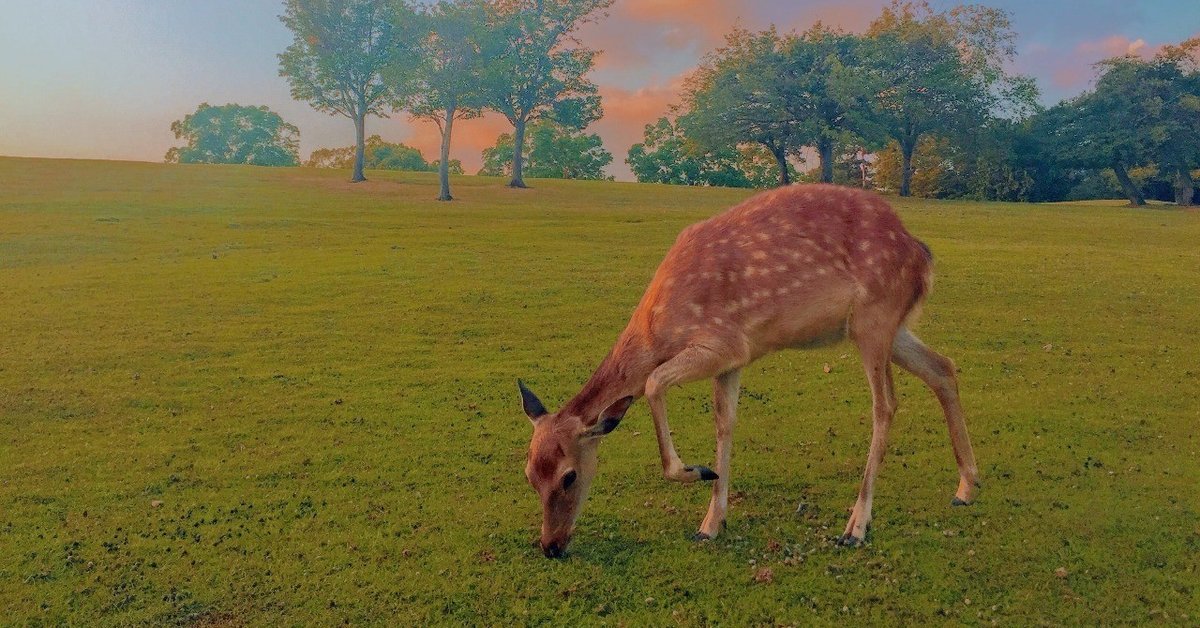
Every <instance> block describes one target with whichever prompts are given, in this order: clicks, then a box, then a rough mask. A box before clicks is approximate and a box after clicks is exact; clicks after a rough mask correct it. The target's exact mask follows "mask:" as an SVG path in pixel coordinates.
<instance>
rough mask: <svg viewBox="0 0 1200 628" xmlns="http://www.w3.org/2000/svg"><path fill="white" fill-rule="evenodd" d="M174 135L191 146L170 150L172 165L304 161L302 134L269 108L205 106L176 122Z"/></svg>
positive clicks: (168, 154)
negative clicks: (300, 153) (301, 142)
mask: <svg viewBox="0 0 1200 628" xmlns="http://www.w3.org/2000/svg"><path fill="white" fill-rule="evenodd" d="M171 132H172V133H174V134H175V139H179V140H185V141H186V142H187V145H186V146H182V147H175V148H172V149H170V150H168V151H167V156H166V161H167V162H169V163H181V164H251V165H255V166H295V165H297V164H298V163H299V161H300V157H299V146H300V130H299V129H297V128H296V127H295V126H293V125H291V124H288V123H287V122H284V121H283V118H281V117H279V114H277V113H275V112H274V111H271V110H270V109H267V108H266V107H265V106H262V107H243V106H241V105H234V104H230V105H221V106H219V107H214V106H212V105H210V104H208V103H203V104H201V105H200V106H199V107H197V108H196V111H195V112H194V113H190V114H188V115H186V116H184V118H183V119H182V120H176V121H175V122H172V123H171Z"/></svg>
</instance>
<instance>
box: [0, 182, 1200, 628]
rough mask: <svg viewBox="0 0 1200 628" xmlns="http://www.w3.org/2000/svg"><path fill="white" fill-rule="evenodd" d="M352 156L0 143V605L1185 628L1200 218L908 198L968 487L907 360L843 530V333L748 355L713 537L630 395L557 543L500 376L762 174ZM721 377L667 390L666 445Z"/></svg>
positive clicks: (578, 322) (627, 297) (506, 380)
mask: <svg viewBox="0 0 1200 628" xmlns="http://www.w3.org/2000/svg"><path fill="white" fill-rule="evenodd" d="M371 176H372V181H370V182H368V183H365V184H360V185H350V184H348V183H345V182H344V180H345V179H346V178H347V175H346V173H343V172H330V171H313V170H301V169H281V170H274V169H261V168H250V167H205V166H190V167H189V166H165V165H154V164H136V163H117V162H84V161H49V160H22V159H0V609H4V615H3V616H0V624H8V623H14V624H33V625H37V624H42V625H55V624H62V623H76V624H93V623H106V624H125V623H183V624H200V625H239V624H242V623H247V624H267V623H271V624H310V623H317V624H326V625H327V624H333V623H340V622H342V621H351V622H372V623H374V622H378V623H389V624H393V625H411V624H418V623H441V622H446V623H470V624H491V625H509V624H514V623H516V624H527V623H551V622H552V623H556V624H567V625H569V624H574V623H583V624H612V625H618V624H626V625H644V624H676V623H678V624H682V625H700V624H730V625H736V624H750V623H753V624H797V625H806V624H812V623H819V624H833V623H842V622H849V623H851V624H867V623H872V624H874V623H917V622H932V623H954V622H966V623H972V624H974V623H980V624H984V623H993V622H999V623H1001V624H1037V623H1043V624H1064V623H1065V624H1096V623H1116V622H1142V621H1155V620H1157V621H1163V622H1166V623H1173V624H1174V623H1177V624H1192V625H1194V624H1196V623H1197V622H1200V573H1198V570H1197V566H1198V564H1200V519H1198V515H1200V499H1198V498H1197V486H1198V485H1200V457H1198V456H1197V451H1198V450H1200V438H1198V437H1197V427H1198V425H1200V395H1198V394H1197V392H1198V388H1200V387H1198V383H1200V365H1198V364H1197V358H1196V355H1197V354H1198V353H1200V275H1198V270H1200V214H1196V213H1185V212H1179V211H1175V210H1170V209H1151V210H1130V209H1124V208H1121V207H1118V206H1117V204H1116V203H1112V204H1107V205H1103V204H1088V205H1051V206H1027V205H1010V204H997V203H992V204H980V203H936V202H927V201H905V202H899V203H898V207H899V209H900V211H901V213H902V215H903V217H904V219H905V221H906V224H907V225H908V227H909V229H910V230H911V231H913V232H914V233H915V234H916V235H917V236H918V237H920V238H921V239H923V240H925V241H926V242H927V243H929V245H930V246H931V248H932V249H933V251H934V253H935V255H936V257H937V264H938V280H937V285H936V287H935V289H934V293H933V296H932V297H931V299H930V301H929V303H928V304H927V306H926V308H925V316H924V319H923V321H922V323H921V325H920V326H919V327H918V333H919V334H920V335H921V336H922V337H923V338H924V339H925V340H926V341H927V342H928V343H929V344H931V345H932V346H934V347H936V348H938V349H939V350H940V351H942V352H943V353H946V354H948V355H950V356H951V357H953V358H954V359H955V360H956V361H957V362H958V365H959V367H960V369H961V375H960V377H961V384H962V388H963V399H964V403H965V407H966V409H967V413H968V424H969V427H970V430H971V435H972V439H973V442H974V445H975V451H976V455H977V457H978V459H979V464H980V470H981V473H982V480H983V490H982V492H981V494H980V499H979V501H978V503H977V504H976V505H974V506H972V507H970V508H953V509H952V508H951V507H950V506H949V501H950V498H951V497H952V495H953V491H954V488H955V484H956V481H957V474H956V471H955V468H954V460H953V456H952V454H951V450H950V444H949V439H948V438H947V435H946V430H945V426H944V424H943V422H942V419H941V415H940V411H939V410H938V408H937V405H936V402H935V400H934V399H933V397H932V395H930V394H929V393H928V391H927V390H925V389H924V388H923V387H922V386H921V385H920V382H919V381H917V380H916V379H915V378H913V377H910V376H908V375H907V374H901V375H899V376H898V386H899V391H900V397H901V403H900V411H899V414H898V415H897V419H896V424H895V428H894V429H893V432H892V440H891V444H890V447H889V450H888V455H887V458H886V460H885V463H884V467H883V471H882V473H881V476H880V481H879V485H878V490H877V492H876V499H875V519H874V527H873V537H872V539H871V542H870V543H869V544H868V546H866V547H864V548H859V549H852V550H847V549H841V548H837V547H835V546H834V544H833V538H834V537H835V536H836V535H837V534H840V532H841V531H842V528H843V526H844V525H845V517H846V511H847V509H848V508H849V507H850V506H851V505H852V504H853V502H854V496H855V494H856V492H857V484H858V479H859V476H860V474H861V471H862V465H863V463H864V462H865V458H866V451H867V446H868V441H869V433H870V421H869V420H868V419H867V414H868V413H869V404H870V402H869V394H868V391H867V388H866V386H865V384H864V377H863V375H862V372H861V369H860V365H859V361H858V357H857V355H856V354H855V353H854V351H853V349H852V347H851V346H850V345H840V346H837V347H833V348H831V349H823V350H819V351H812V352H805V353H801V352H789V353H783V354H778V355H775V356H772V357H770V358H768V359H765V360H762V361H761V362H758V363H756V364H755V365H753V366H751V367H750V368H748V369H747V370H746V372H745V373H744V375H743V378H742V381H743V385H744V389H743V391H744V392H743V395H742V403H741V407H740V417H739V419H740V420H739V424H738V431H737V433H736V434H735V441H734V454H733V474H732V490H733V499H732V503H733V506H732V508H731V512H730V519H729V528H728V530H727V532H726V533H725V534H724V535H723V536H721V537H720V538H718V539H717V540H715V541H713V542H710V543H704V544H699V545H697V544H694V543H693V542H691V541H690V540H689V537H690V536H691V534H692V533H693V532H694V531H695V528H696V526H697V525H698V524H699V522H700V520H701V518H702V517H703V515H704V511H705V507H706V505H707V502H708V487H707V486H705V485H693V486H679V485H676V484H673V483H668V482H666V481H665V480H663V479H662V477H661V475H660V469H659V462H658V455H657V450H656V447H655V439H654V432H653V429H652V426H651V423H650V418H649V413H648V411H647V409H646V407H645V404H638V405H636V406H635V407H634V409H633V410H632V411H631V412H630V415H629V416H628V417H627V418H626V420H625V421H624V422H623V424H622V425H621V427H620V429H618V430H617V431H615V432H614V433H613V434H612V435H611V436H610V437H608V440H607V441H606V442H605V444H604V445H603V446H602V447H601V469H600V474H599V475H598V477H597V481H596V484H595V486H594V487H593V490H592V496H591V499H590V500H589V502H588V505H587V508H586V509H585V511H584V513H583V516H582V517H581V519H580V522H579V528H578V531H577V534H576V537H575V540H574V542H573V545H572V547H571V553H570V556H569V557H568V558H567V559H566V560H563V561H549V560H546V559H545V558H543V557H542V555H541V552H540V551H539V550H538V549H537V548H536V547H535V546H534V545H533V541H534V539H535V538H536V534H537V526H538V524H539V521H540V512H539V509H538V505H537V502H536V500H535V496H534V493H533V492H532V491H531V490H530V489H529V487H528V486H527V485H526V484H525V480H524V477H523V475H522V473H521V468H522V465H523V463H524V453H525V446H526V443H527V439H528V435H529V424H528V421H526V419H525V418H524V416H523V415H522V414H521V412H520V409H519V406H518V397H517V391H516V386H515V380H516V378H517V377H522V378H524V379H525V380H526V381H527V382H528V383H529V384H530V385H531V386H532V387H533V388H534V389H535V390H537V391H538V393H539V394H541V395H542V398H543V400H545V401H546V402H547V403H548V404H549V405H551V406H557V405H558V404H559V403H561V402H562V401H564V400H565V399H567V398H568V397H569V396H571V395H572V394H574V393H575V392H576V391H577V390H578V387H579V386H580V385H581V384H582V382H583V381H584V380H585V379H586V377H587V376H588V374H589V373H590V372H591V369H592V368H593V367H594V366H595V365H596V364H597V363H598V362H599V360H600V358H601V357H603V355H604V353H605V352H606V351H607V349H608V346H609V343H611V342H612V340H613V339H614V338H615V337H616V334H617V333H618V332H619V331H620V329H621V328H622V327H623V326H624V324H625V321H626V319H627V317H628V315H629V313H630V311H631V310H632V308H633V306H634V305H635V304H636V302H637V299H638V297H639V296H640V294H641V290H642V289H643V287H644V286H645V284H646V282H647V281H648V280H649V278H650V276H651V275H652V273H653V271H654V268H655V266H656V264H657V263H658V261H659V259H660V258H661V256H662V254H663V253H664V252H665V251H666V249H667V247H668V246H669V245H670V243H671V242H672V241H673V239H674V237H675V235H676V233H677V232H678V231H679V230H680V228H682V227H683V226H685V225H687V224H689V223H691V222H693V221H696V220H698V219H701V218H704V217H706V216H709V215H711V214H713V213H715V212H717V211H719V210H721V209H722V208H724V207H726V206H728V205H730V204H732V203H734V202H736V201H738V200H739V199H741V198H744V197H745V196H746V194H747V192H745V191H736V190H701V189H685V188H677V187H656V186H639V185H632V184H614V183H582V182H549V181H536V182H533V185H534V186H535V188H534V189H531V190H526V191H514V190H508V189H505V188H504V187H502V186H501V184H500V183H501V182H500V181H498V180H493V179H478V178H470V177H468V178H461V179H459V180H457V181H456V182H455V183H456V193H457V194H458V196H459V197H460V198H461V200H460V201H459V202H455V203H452V204H439V203H435V202H433V201H431V200H430V199H432V198H433V197H434V196H435V192H436V190H435V181H434V179H433V178H431V177H429V176H427V175H423V174H421V175H418V174H388V173H373V175H371ZM825 364H828V365H829V366H830V372H829V373H826V372H825V370H824V368H823V366H824V365H825ZM708 394H709V386H708V385H707V384H705V383H699V384H694V385H691V386H688V387H685V388H683V389H680V390H677V391H675V392H673V393H672V395H671V397H670V407H671V410H672V418H673V420H672V426H673V427H674V429H675V432H676V445H677V446H678V448H679V450H680V453H681V455H682V456H683V457H684V459H685V460H687V461H689V462H694V463H699V464H708V463H711V462H712V456H713V453H712V449H713V428H712V422H711V417H710V414H709V402H708ZM800 502H803V503H805V504H807V508H806V509H805V510H804V511H803V512H802V513H797V504H798V503H800ZM764 567H765V568H770V570H771V573H772V577H771V578H770V579H769V581H762V582H760V581H759V580H768V579H767V578H765V577H764V578H760V579H759V580H756V578H755V575H756V573H760V571H759V570H761V569H762V568H764ZM1056 571H1057V573H1056Z"/></svg>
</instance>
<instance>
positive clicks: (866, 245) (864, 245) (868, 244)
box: [858, 240, 871, 251]
mask: <svg viewBox="0 0 1200 628" xmlns="http://www.w3.org/2000/svg"><path fill="white" fill-rule="evenodd" d="M869 248H871V241H870V240H863V241H862V242H859V243H858V250H860V251H865V250H867V249H869Z"/></svg>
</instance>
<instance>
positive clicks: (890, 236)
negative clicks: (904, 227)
mask: <svg viewBox="0 0 1200 628" xmlns="http://www.w3.org/2000/svg"><path fill="white" fill-rule="evenodd" d="M888 237H889V238H891V239H892V240H895V239H896V232H895V231H889V232H888Z"/></svg>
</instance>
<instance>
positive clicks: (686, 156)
mask: <svg viewBox="0 0 1200 628" xmlns="http://www.w3.org/2000/svg"><path fill="white" fill-rule="evenodd" d="M625 163H627V164H629V167H630V169H632V170H633V174H634V176H636V177H637V180H638V181H639V182H640V183H665V184H670V185H711V186H720V187H750V185H751V181H750V180H749V178H748V177H747V176H746V173H745V171H744V170H743V169H742V168H739V166H738V154H737V152H736V151H735V150H734V149H732V148H723V149H720V150H717V151H708V152H705V151H704V150H703V149H702V148H701V147H700V145H699V144H698V143H696V142H694V141H691V140H689V139H687V138H686V137H685V136H684V133H683V129H682V128H680V126H679V124H677V123H675V122H672V121H671V120H670V119H668V118H665V117H663V118H659V119H658V121H657V122H655V123H654V124H647V125H646V129H645V140H644V141H642V142H641V143H638V144H634V145H633V146H632V147H631V148H630V149H629V156H628V157H627V158H626V159H625ZM772 170H774V169H773V168H772Z"/></svg>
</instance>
